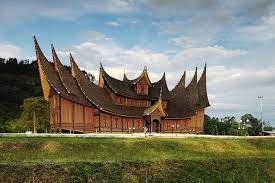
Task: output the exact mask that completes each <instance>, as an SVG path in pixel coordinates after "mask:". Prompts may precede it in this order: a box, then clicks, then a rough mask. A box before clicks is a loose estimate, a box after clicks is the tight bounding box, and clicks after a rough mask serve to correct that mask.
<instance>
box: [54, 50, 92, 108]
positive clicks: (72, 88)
mask: <svg viewBox="0 0 275 183" xmlns="http://www.w3.org/2000/svg"><path fill="white" fill-rule="evenodd" d="M52 55H53V61H54V65H55V69H56V71H57V72H58V74H59V77H60V79H61V82H62V84H63V86H64V87H65V88H66V90H67V92H68V94H69V95H71V96H73V97H75V98H76V99H77V101H79V102H80V103H82V104H86V105H91V103H90V102H89V101H88V100H87V99H86V97H85V96H84V95H83V93H82V92H81V90H80V88H79V86H78V84H77V81H76V80H75V78H74V77H73V76H72V75H71V73H70V72H69V71H68V70H67V69H66V68H65V67H64V66H63V65H62V63H61V62H60V60H59V58H58V56H57V54H56V51H55V49H54V47H53V46H52Z"/></svg>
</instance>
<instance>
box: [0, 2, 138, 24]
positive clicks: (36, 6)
mask: <svg viewBox="0 0 275 183" xmlns="http://www.w3.org/2000/svg"><path fill="white" fill-rule="evenodd" d="M133 11H135V8H134V6H133V3H132V2H131V1H127V0H100V1H89V0H79V1H73V0H60V1H54V0H48V1H36V0H28V1H24V2H23V1H20V0H15V1H5V2H1V6H0V22H2V23H10V22H14V21H17V22H18V21H21V22H22V21H23V22H24V21H27V20H33V19H39V18H41V17H42V18H44V17H46V18H52V19H61V20H76V19H78V18H79V17H81V16H82V15H87V14H95V13H100V14H125V13H130V12H133Z"/></svg>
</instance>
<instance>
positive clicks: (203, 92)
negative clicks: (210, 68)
mask: <svg viewBox="0 0 275 183" xmlns="http://www.w3.org/2000/svg"><path fill="white" fill-rule="evenodd" d="M198 94H199V101H200V106H201V107H203V108H206V107H209V106H210V104H209V100H208V95H207V89H206V64H205V66H204V69H203V72H202V75H201V77H200V79H199V81H198Z"/></svg>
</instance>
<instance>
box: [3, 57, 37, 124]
mask: <svg viewBox="0 0 275 183" xmlns="http://www.w3.org/2000/svg"><path fill="white" fill-rule="evenodd" d="M41 94H42V91H41V86H40V80H39V73H38V69H37V63H36V61H31V62H30V61H29V60H21V61H18V60H17V59H16V58H10V59H7V60H5V59H3V58H0V121H9V120H12V119H14V118H16V117H17V116H18V115H19V109H20V105H21V104H22V102H23V100H24V99H26V98H29V97H31V96H40V95H41Z"/></svg>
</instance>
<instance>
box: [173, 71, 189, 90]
mask: <svg viewBox="0 0 275 183" xmlns="http://www.w3.org/2000/svg"><path fill="white" fill-rule="evenodd" d="M185 78H186V71H184V73H183V75H182V76H181V78H180V80H179V82H178V84H177V85H176V86H175V87H174V88H173V89H172V90H171V93H172V94H173V93H181V92H183V91H184V90H185Z"/></svg>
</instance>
